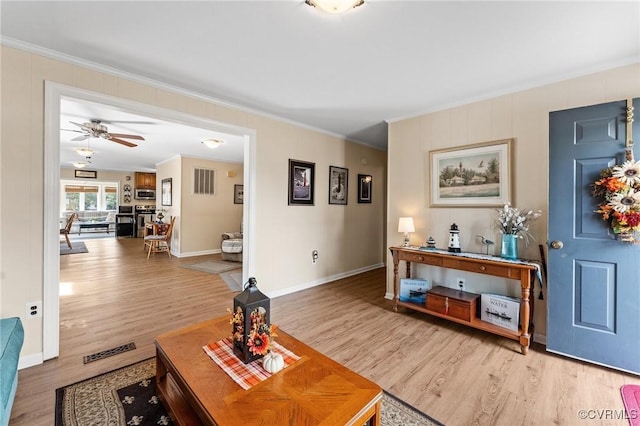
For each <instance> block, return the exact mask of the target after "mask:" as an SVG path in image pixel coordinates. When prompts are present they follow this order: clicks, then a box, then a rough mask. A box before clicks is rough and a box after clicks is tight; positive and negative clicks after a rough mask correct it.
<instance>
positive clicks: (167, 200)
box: [162, 178, 173, 206]
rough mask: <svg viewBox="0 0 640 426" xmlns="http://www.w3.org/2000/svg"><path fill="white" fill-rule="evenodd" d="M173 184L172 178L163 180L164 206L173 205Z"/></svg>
mask: <svg viewBox="0 0 640 426" xmlns="http://www.w3.org/2000/svg"><path fill="white" fill-rule="evenodd" d="M172 184H173V183H172V179H171V178H166V179H162V205H163V206H170V205H171V189H172V188H171V186H172Z"/></svg>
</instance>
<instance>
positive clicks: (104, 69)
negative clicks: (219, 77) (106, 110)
mask: <svg viewBox="0 0 640 426" xmlns="http://www.w3.org/2000/svg"><path fill="white" fill-rule="evenodd" d="M0 45H3V46H7V47H11V48H14V49H18V50H22V51H25V52H29V53H33V54H35V55H39V56H44V57H46V58H50V59H55V60H58V61H61V62H65V63H68V64H71V65H76V66H79V67H82V68H87V69H90V70H93V71H97V72H101V73H104V74H109V75H112V76H114V77H118V78H122V79H126V80H130V81H133V82H136V83H140V84H144V85H146V86H150V87H154V88H156V89H161V90H166V91H168V92H172V93H175V94H179V95H183V96H188V97H191V98H194V99H198V100H201V101H205V102H209V103H212V104H215V105H218V106H222V107H225V108H230V109H234V110H238V111H241V112H245V113H248V114H254V115H259V116H261V117H265V118H269V119H271V120H275V121H280V122H283V123H287V124H291V125H294V126H296V127H301V128H303V129H307V130H311V131H314V132H318V133H323V134H325V135H328V136H332V137H334V138H338V139H343V140H345V141H348V142H352V143H356V144H359V145H364V146H367V147H369V148H374V149H377V150H381V148H380V147H377V146H374V145H371V144H368V143H366V142H363V141H360V140H355V139H353V138H349V137H347V136H345V135H341V134H338V133H335V132H331V131H329V130H325V129H321V128H319V127H315V126H311V125H309V124H305V123H301V122H298V121H295V120H291V119H289V118H285V117H281V116H279V115H275V114H271V113H268V112H265V111H260V110H257V109H253V108H250V107H247V106H244V105H239V104H235V103H232V102H228V101H224V100H222V99H218V98H214V97H213V96H208V95H204V94H202V93H198V92H194V91H192V90H188V89H184V88H182V87H179V86H174V85H172V84H168V83H164V82H162V81H158V80H154V79H151V78H148V77H144V76H141V75H138V74H134V73H130V72H127V71H122V70H120V69H117V68H113V67H110V66H107V65H103V64H100V63H97V62H92V61H88V60H85V59H81V58H78V57H75V56H71V55H67V54H66V53H62V52H58V51H57V50H53V49H48V48H45V47H42V46H38V45H35V44H32V43H27V42H24V41H21V40H16V39H14V38H11V37H6V36H0ZM383 151H384V150H383Z"/></svg>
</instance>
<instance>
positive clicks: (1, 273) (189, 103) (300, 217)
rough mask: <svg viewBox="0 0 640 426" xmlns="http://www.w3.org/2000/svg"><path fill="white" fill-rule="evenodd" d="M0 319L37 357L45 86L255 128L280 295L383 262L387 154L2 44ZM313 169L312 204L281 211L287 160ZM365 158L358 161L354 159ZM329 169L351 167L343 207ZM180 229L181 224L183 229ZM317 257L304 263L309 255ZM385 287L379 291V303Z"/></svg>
mask: <svg viewBox="0 0 640 426" xmlns="http://www.w3.org/2000/svg"><path fill="white" fill-rule="evenodd" d="M1 49H2V50H1V54H2V56H1V80H0V83H1V85H2V104H1V108H2V116H1V117H0V124H1V126H0V137H1V139H2V150H1V152H0V161H1V164H0V166H1V167H0V206H1V209H0V229H1V236H0V279H1V280H2V281H1V285H2V287H1V290H0V316H2V317H6V316H20V317H21V318H22V319H23V322H24V326H25V334H26V337H25V344H24V347H23V350H22V356H23V357H25V356H26V357H29V358H30V359H35V358H37V357H38V356H39V354H41V353H42V351H43V345H42V341H43V324H42V321H41V320H40V319H33V318H30V319H27V318H25V315H24V314H25V312H24V311H25V304H26V303H27V302H29V301H37V300H42V298H43V288H44V282H43V257H44V251H43V250H44V249H43V247H44V237H43V232H44V227H43V223H44V201H43V200H44V170H43V161H44V136H43V135H44V130H45V129H44V114H45V111H44V109H45V107H44V104H45V103H44V90H45V81H52V82H57V83H61V84H65V85H67V86H71V87H74V88H80V89H86V90H90V91H93V92H98V93H103V94H107V95H110V96H116V97H119V98H123V99H127V100H131V101H135V102H140V103H144V104H148V105H153V106H155V107H160V108H166V109H170V110H173V111H178V112H180V113H184V114H191V115H195V116H199V117H204V118H207V119H211V120H215V121H216V122H221V123H228V124H231V125H234V126H241V127H243V128H248V129H253V130H254V131H255V135H256V139H257V143H256V153H255V157H256V158H255V160H256V168H255V170H252V172H253V173H254V176H255V191H256V194H257V196H256V200H255V208H256V211H257V217H256V229H257V231H256V233H255V234H256V235H254V236H252V239H253V241H254V242H255V253H256V256H255V257H256V259H255V271H254V272H255V275H256V278H257V279H258V281H259V283H260V286H261V290H263V291H264V292H265V293H267V294H269V295H272V296H273V295H278V294H282V293H286V292H290V291H292V290H295V289H299V288H304V287H306V286H311V285H315V284H318V283H322V282H326V281H327V280H329V279H331V278H336V277H340V276H344V275H348V274H351V273H354V272H357V271H360V270H365V269H367V268H371V267H374V266H377V265H381V264H382V263H383V261H384V251H385V248H384V246H385V244H384V240H385V236H384V226H385V219H384V217H385V197H384V194H385V193H384V188H385V187H386V182H385V179H386V153H384V152H381V151H379V150H376V149H372V148H369V147H366V146H363V145H358V144H354V143H351V142H348V141H345V140H343V139H341V138H338V137H335V136H331V135H327V134H325V133H321V132H319V131H315V130H311V129H307V128H303V127H301V126H297V125H293V124H290V123H285V122H281V121H277V120H275V119H273V118H269V117H266V116H263V115H258V114H254V113H249V112H245V111H241V110H239V109H232V108H229V107H227V106H222V105H220V104H217V103H215V102H213V101H209V100H206V99H204V98H203V97H196V96H188V95H186V94H179V93H177V92H174V91H171V90H169V89H166V88H160V86H159V85H158V86H152V85H149V84H142V83H139V82H136V81H133V80H128V79H125V78H122V77H119V76H114V75H110V74H106V73H102V72H98V71H94V70H89V69H86V68H83V67H80V66H78V65H73V64H70V63H66V62H61V61H59V60H55V59H50V58H46V57H43V56H40V55H36V54H32V53H29V52H25V51H22V50H18V49H14V48H8V47H6V46H2V47H1ZM289 158H294V159H298V160H306V161H312V162H315V163H316V173H317V175H316V198H315V206H312V207H299V206H295V207H293V206H292V207H290V206H287V167H288V159H289ZM363 158H366V159H367V161H366V164H364V163H363V161H362V159H363ZM329 165H335V166H341V167H347V168H348V169H349V173H350V174H349V178H350V182H351V185H350V188H349V205H348V206H334V205H332V206H329V205H328V202H327V200H328V169H329ZM357 173H368V174H371V175H373V179H374V187H373V188H374V193H373V203H372V204H357V202H356V196H355V185H354V182H355V176H356V175H357ZM188 226H189V224H188V223H184V222H182V223H181V229H182V232H184V229H185V227H188ZM313 249H317V250H318V251H319V253H320V259H319V261H318V263H317V264H316V265H315V266H312V265H311V250H313ZM382 294H383V289H380V295H381V297H382Z"/></svg>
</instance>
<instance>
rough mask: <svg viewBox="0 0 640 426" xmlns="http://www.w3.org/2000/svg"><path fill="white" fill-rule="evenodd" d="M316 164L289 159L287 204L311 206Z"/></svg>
mask: <svg viewBox="0 0 640 426" xmlns="http://www.w3.org/2000/svg"><path fill="white" fill-rule="evenodd" d="M315 169H316V164H315V163H309V162H306V161H300V160H292V159H289V205H290V206H294V205H302V206H312V205H313V195H314V182H315V176H316V172H315Z"/></svg>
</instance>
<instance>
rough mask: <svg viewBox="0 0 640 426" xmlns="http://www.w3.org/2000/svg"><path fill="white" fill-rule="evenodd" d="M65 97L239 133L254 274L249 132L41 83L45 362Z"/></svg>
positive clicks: (248, 254)
mask: <svg viewBox="0 0 640 426" xmlns="http://www.w3.org/2000/svg"><path fill="white" fill-rule="evenodd" d="M63 98H74V99H78V100H84V101H87V102H95V103H98V104H104V105H111V106H113V107H116V108H121V109H123V110H128V111H132V112H134V113H136V114H140V115H148V116H151V117H157V118H159V119H163V120H166V121H173V122H178V123H184V124H192V125H194V126H196V127H202V128H211V129H215V130H217V131H220V132H224V133H229V134H232V135H237V136H240V137H241V138H242V141H243V144H244V147H243V148H244V151H243V152H244V155H243V162H244V191H245V197H244V204H243V223H242V226H243V228H244V229H245V230H246V232H245V234H244V235H245V241H244V247H245V250H243V264H244V265H245V267H243V280H246V279H247V277H248V276H249V274H251V273H253V269H254V258H255V248H254V244H253V238H254V236H255V216H256V215H255V201H254V200H255V194H254V188H255V176H254V171H255V164H256V159H255V152H256V133H255V131H254V130H252V129H248V128H243V127H239V126H234V125H230V124H226V123H220V122H216V121H213V120H210V119H204V118H201V117H196V116H193V115H189V114H185V113H180V112H176V111H172V110H168V109H164V108H160V107H156V106H153V105H149V104H143V103H139V102H134V101H129V100H125V99H122V98H116V97H113V96H109V95H104V94H100V93H96V92H91V91H88V90H83V89H78V88H75V87H71V86H66V85H62V84H59V83H52V82H46V84H45V120H44V125H45V128H44V130H45V135H44V142H45V153H44V163H45V164H44V171H45V175H44V176H45V181H44V193H45V198H44V250H43V252H44V259H43V264H44V271H43V272H44V274H43V282H44V289H43V330H44V333H43V335H44V338H43V340H44V341H43V360H47V359H51V358H55V357H57V356H58V353H59V339H60V333H59V323H60V320H59V317H60V311H59V291H60V280H59V274H60V266H59V256H58V246H57V244H59V242H58V240H57V239H58V237H59V235H58V234H59V217H58V216H59V211H60V209H59V205H60V204H59V203H60V200H59V193H60V187H59V186H60V129H61V123H60V112H61V111H60V103H61V100H62V99H63ZM54 236H55V238H54Z"/></svg>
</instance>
